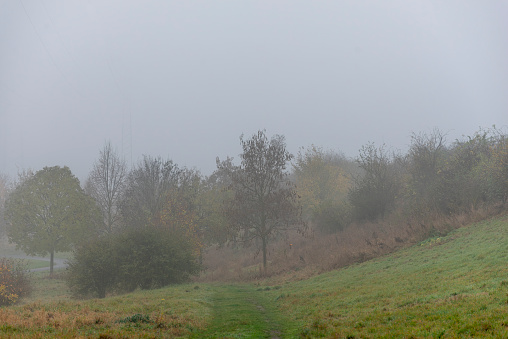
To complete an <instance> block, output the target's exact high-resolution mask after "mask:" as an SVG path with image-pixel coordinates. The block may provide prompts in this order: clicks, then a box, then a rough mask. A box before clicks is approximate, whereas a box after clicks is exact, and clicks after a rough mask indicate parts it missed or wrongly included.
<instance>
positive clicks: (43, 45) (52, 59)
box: [19, 0, 83, 97]
mask: <svg viewBox="0 0 508 339" xmlns="http://www.w3.org/2000/svg"><path fill="white" fill-rule="evenodd" d="M19 2H20V3H21V6H22V7H23V11H24V12H25V14H26V16H27V18H28V21H30V24H31V25H32V28H33V29H34V32H35V35H37V38H39V41H40V42H41V44H42V47H43V48H44V51H45V52H46V54H47V55H48V57H49V59H50V60H51V63H52V64H53V66H55V68H56V70H57V71H58V72H59V73H60V75H61V76H62V78H63V79H64V80H65V82H67V84H68V85H69V86H70V87H71V88H72V89H73V90H74V92H76V93H77V94H79V95H80V96H81V97H83V96H82V95H81V94H80V93H79V92H78V91H77V89H76V88H75V87H74V86H73V85H72V83H71V82H70V81H69V79H67V77H66V76H65V74H64V73H63V71H62V70H61V69H60V67H58V65H57V63H56V62H55V59H54V58H53V56H52V55H51V53H50V52H49V49H48V47H47V46H46V44H45V43H44V41H43V40H42V37H41V35H40V34H39V32H38V31H37V28H36V27H35V25H34V23H33V21H32V18H31V17H30V15H28V11H27V10H26V7H25V4H23V0H19Z"/></svg>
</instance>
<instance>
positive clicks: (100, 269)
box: [67, 228, 200, 298]
mask: <svg viewBox="0 0 508 339" xmlns="http://www.w3.org/2000/svg"><path fill="white" fill-rule="evenodd" d="M199 268H200V266H199V264H198V262H197V260H196V258H195V254H194V252H193V247H192V245H191V242H190V241H189V240H188V239H187V238H186V237H184V236H183V235H181V234H179V233H178V232H168V231H162V230H157V229H153V228H145V229H142V230H135V231H129V232H127V233H122V234H116V235H107V236H105V237H103V238H100V239H98V240H96V241H94V242H92V243H89V244H87V245H85V246H81V247H80V248H78V249H76V251H75V255H74V259H73V260H71V261H70V263H69V268H68V279H67V282H68V284H69V286H70V288H71V290H72V291H73V293H74V294H75V295H79V296H90V295H93V296H97V297H99V298H104V297H105V296H106V294H107V293H111V292H128V291H133V290H135V289H136V288H141V289H151V288H159V287H163V286H166V285H170V284H174V283H181V282H184V281H186V280H187V279H188V278H189V276H190V275H191V274H195V273H197V272H199Z"/></svg>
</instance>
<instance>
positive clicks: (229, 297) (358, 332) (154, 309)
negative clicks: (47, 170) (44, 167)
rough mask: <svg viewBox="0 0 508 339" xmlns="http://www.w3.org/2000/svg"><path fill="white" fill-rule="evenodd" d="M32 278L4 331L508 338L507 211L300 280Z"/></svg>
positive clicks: (4, 317) (6, 315)
mask: <svg viewBox="0 0 508 339" xmlns="http://www.w3.org/2000/svg"><path fill="white" fill-rule="evenodd" d="M34 279H35V284H36V290H35V291H34V294H33V295H32V296H31V297H30V298H29V299H27V300H25V301H24V303H23V304H21V305H18V306H13V307H8V308H3V309H0V337H5V336H12V337H20V338H22V337H69V338H71V337H95V338H99V337H102V338H127V337H142V338H150V337H190V338H203V337H205V338H263V337H264V338H299V337H300V338H301V337H309V338H315V337H326V338H329V337H332V338H333V337H336V338H394V337H395V338H469V337H482V338H485V337H487V338H489V337H491V338H507V337H508V218H507V217H504V218H497V219H492V220H488V221H484V222H481V223H477V224H473V225H471V226H468V227H464V228H461V229H459V230H456V231H454V232H452V233H451V234H449V235H448V236H446V237H441V238H432V239H428V240H426V241H424V242H422V243H420V244H418V245H417V246H413V247H411V248H408V249H404V250H401V251H399V252H396V253H393V254H391V255H388V256H385V257H382V258H378V259H375V260H371V261H368V262H364V263H362V264H357V265H353V266H350V267H348V268H344V269H340V270H336V271H332V272H328V273H324V274H321V275H319V276H315V277H313V278H310V279H307V280H302V281H293V279H292V277H291V274H289V275H288V276H287V277H285V278H281V277H278V278H277V281H278V282H277V283H271V280H266V281H264V282H261V283H257V284H236V285H221V284H186V285H179V286H174V287H169V288H164V289H159V290H153V291H139V292H135V293H131V294H128V295H123V296H114V297H110V298H106V299H102V300H97V299H94V300H86V301H77V300H72V299H71V298H70V294H69V292H68V290H67V288H66V286H65V284H64V282H63V281H62V280H61V279H48V278H47V274H43V273H37V274H36V275H35V277H34ZM281 281H282V282H281Z"/></svg>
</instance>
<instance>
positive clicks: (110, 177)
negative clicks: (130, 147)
mask: <svg viewBox="0 0 508 339" xmlns="http://www.w3.org/2000/svg"><path fill="white" fill-rule="evenodd" d="M126 177H127V165H126V164H125V161H124V160H122V159H120V157H119V156H118V154H117V153H116V152H115V151H114V150H113V147H112V146H111V143H110V142H107V143H106V144H105V145H104V148H103V149H102V151H100V155H99V159H97V161H96V162H95V163H94V165H93V169H92V171H91V172H90V174H89V175H88V179H87V181H86V184H85V191H86V192H87V193H88V194H89V195H90V196H92V197H93V198H94V199H95V201H96V202H97V205H98V206H99V208H100V209H101V211H102V214H103V216H104V225H105V231H106V232H107V233H111V232H113V231H114V230H115V229H116V228H118V227H119V223H120V201H121V198H122V194H123V191H124V188H125V179H126Z"/></svg>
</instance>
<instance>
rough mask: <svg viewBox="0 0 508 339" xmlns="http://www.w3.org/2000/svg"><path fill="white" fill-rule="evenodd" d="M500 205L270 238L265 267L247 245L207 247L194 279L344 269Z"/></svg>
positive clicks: (297, 275) (295, 276)
mask: <svg viewBox="0 0 508 339" xmlns="http://www.w3.org/2000/svg"><path fill="white" fill-rule="evenodd" d="M505 211H506V206H503V205H496V206H488V207H482V208H471V209H470V210H469V211H468V212H467V213H461V214H457V215H452V216H443V215H442V214H438V213H427V214H426V216H425V217H424V218H407V217H404V216H402V213H393V214H392V215H390V216H389V217H387V218H386V219H385V220H383V221H380V222H375V223H374V222H368V223H362V224H351V225H349V226H348V227H347V228H346V229H345V230H343V231H342V232H339V233H336V234H320V233H319V232H312V233H311V234H310V235H309V236H307V237H301V236H299V235H297V234H296V233H289V234H286V235H285V238H284V239H279V240H277V241H274V242H272V243H271V244H270V245H269V249H268V261H269V269H268V272H267V273H266V274H264V272H263V270H262V269H261V265H260V262H261V254H260V253H259V251H258V250H257V249H256V246H255V245H253V246H251V247H248V248H231V247H223V248H209V249H208V251H207V253H206V255H205V256H204V265H205V267H206V271H205V272H204V273H203V274H202V275H201V277H200V278H199V279H198V280H200V281H256V280H259V279H267V278H269V279H270V280H273V281H274V283H277V282H284V281H288V280H302V279H305V278H308V277H309V276H312V275H315V274H317V273H322V272H325V271H329V270H333V269H336V268H340V267H345V266H348V265H351V264H354V263H358V262H363V261H366V260H369V259H372V258H376V257H379V256H383V255H386V254H388V253H392V252H394V251H396V250H397V249H400V248H402V247H407V246H411V245H414V244H416V243H418V242H421V241H423V240H425V239H428V238H430V237H436V236H443V235H445V234H447V233H449V232H450V231H452V230H454V229H457V228H460V227H463V226H466V225H468V224H471V223H473V222H476V221H480V220H484V219H486V218H489V217H492V216H495V215H499V214H500V213H505Z"/></svg>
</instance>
